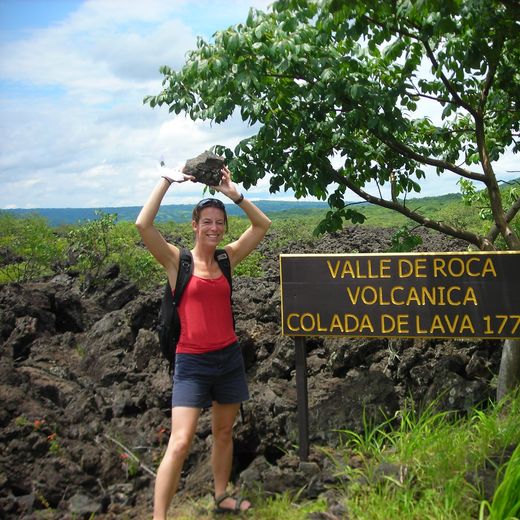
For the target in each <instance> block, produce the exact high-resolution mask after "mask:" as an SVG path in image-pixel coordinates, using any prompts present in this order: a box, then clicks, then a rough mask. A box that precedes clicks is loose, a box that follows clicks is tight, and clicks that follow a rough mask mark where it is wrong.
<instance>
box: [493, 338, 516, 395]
mask: <svg viewBox="0 0 520 520" xmlns="http://www.w3.org/2000/svg"><path fill="white" fill-rule="evenodd" d="M519 385H520V339H506V340H505V341H504V346H503V347H502V359H501V360H500V371H499V373H498V384H497V400H500V399H502V398H503V397H504V396H506V395H507V394H508V393H509V392H511V390H513V389H514V388H515V387H517V386H519Z"/></svg>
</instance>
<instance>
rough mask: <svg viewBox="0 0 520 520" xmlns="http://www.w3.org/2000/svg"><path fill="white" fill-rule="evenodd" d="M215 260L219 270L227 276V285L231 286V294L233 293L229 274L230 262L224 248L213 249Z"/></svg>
mask: <svg viewBox="0 0 520 520" xmlns="http://www.w3.org/2000/svg"><path fill="white" fill-rule="evenodd" d="M215 260H216V261H217V262H218V265H219V267H220V270H221V271H222V272H223V273H224V276H225V277H226V278H227V281H228V283H229V287H231V294H233V280H232V276H231V262H230V261H229V256H228V254H227V251H226V250H225V249H217V250H216V251H215Z"/></svg>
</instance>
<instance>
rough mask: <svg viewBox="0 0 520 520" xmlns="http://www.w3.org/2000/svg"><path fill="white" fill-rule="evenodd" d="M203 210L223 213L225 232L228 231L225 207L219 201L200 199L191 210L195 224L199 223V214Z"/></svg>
mask: <svg viewBox="0 0 520 520" xmlns="http://www.w3.org/2000/svg"><path fill="white" fill-rule="evenodd" d="M205 208H217V209H220V210H222V211H223V213H224V224H225V225H226V232H227V231H228V218H227V213H226V207H225V206H224V203H223V202H222V201H221V200H219V199H212V198H208V199H202V200H201V201H199V202H198V203H197V205H196V206H195V207H194V208H193V212H192V214H191V218H192V220H194V221H195V222H197V224H198V222H199V220H200V214H201V212H202V210H203V209H205Z"/></svg>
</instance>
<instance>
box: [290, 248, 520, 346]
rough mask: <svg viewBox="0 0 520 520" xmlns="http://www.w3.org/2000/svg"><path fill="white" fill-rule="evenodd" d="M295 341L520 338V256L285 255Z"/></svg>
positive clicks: (502, 253) (499, 253)
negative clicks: (305, 338) (299, 338)
mask: <svg viewBox="0 0 520 520" xmlns="http://www.w3.org/2000/svg"><path fill="white" fill-rule="evenodd" d="M280 281H281V291H282V332H283V334H284V335H287V336H351V337H402V338H422V337H424V338H482V339H506V338H520V252H519V251H496V252H495V251H493V252H480V251H479V252H463V253H395V254H393V253H383V254H351V255H348V254H342V255H326V254H324V255H321V254H320V255H281V256H280Z"/></svg>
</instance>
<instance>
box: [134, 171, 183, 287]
mask: <svg viewBox="0 0 520 520" xmlns="http://www.w3.org/2000/svg"><path fill="white" fill-rule="evenodd" d="M168 173H169V174H170V177H166V176H164V177H162V178H161V179H160V180H159V182H158V183H157V185H156V186H155V188H154V189H153V191H152V193H151V194H150V196H149V197H148V200H147V201H146V202H145V204H144V206H143V208H142V209H141V211H140V213H139V215H138V217H137V220H136V221H135V225H136V227H137V230H138V231H139V234H140V235H141V238H142V239H143V242H144V245H145V246H146V247H147V249H148V251H150V253H152V255H153V256H154V257H155V259H156V260H157V261H158V262H159V263H160V264H161V265H162V266H163V267H164V268H165V269H166V271H167V272H168V275H170V274H171V275H172V276H173V277H175V276H176V273H177V269H178V266H179V249H178V248H177V247H176V246H174V245H172V244H169V243H168V242H166V240H165V239H164V237H163V236H162V235H161V233H159V231H158V230H157V228H156V227H155V226H154V220H155V217H156V216H157V212H158V211H159V207H160V205H161V202H162V199H163V198H164V195H165V194H166V192H167V191H168V188H169V187H170V186H171V185H172V184H174V183H179V182H185V181H187V180H192V179H193V177H192V176H190V175H185V174H183V173H181V172H173V173H172V171H171V170H169V171H168Z"/></svg>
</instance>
